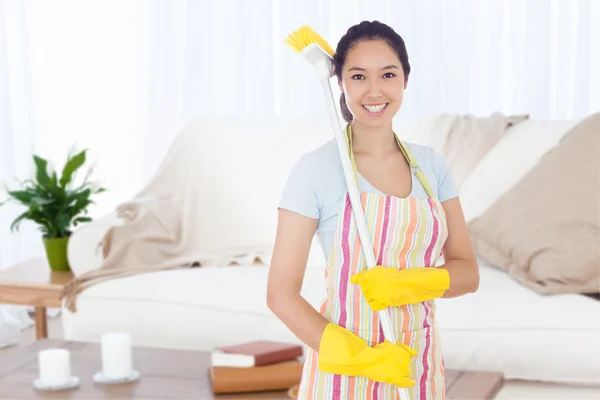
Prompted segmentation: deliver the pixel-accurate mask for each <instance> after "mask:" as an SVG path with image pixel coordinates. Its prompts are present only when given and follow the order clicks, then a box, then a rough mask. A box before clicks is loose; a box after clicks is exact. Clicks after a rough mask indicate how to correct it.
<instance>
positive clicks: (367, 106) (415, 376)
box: [267, 21, 479, 400]
mask: <svg viewBox="0 0 600 400" xmlns="http://www.w3.org/2000/svg"><path fill="white" fill-rule="evenodd" d="M334 72H335V74H336V76H337V78H338V84H339V87H340V90H341V92H342V97H341V106H342V107H341V108H342V112H343V116H344V118H345V119H346V121H347V122H348V124H347V126H346V130H345V133H346V135H347V136H346V139H347V143H348V144H349V149H348V150H349V156H350V160H351V161H353V162H352V163H351V164H352V167H353V168H354V173H355V176H356V178H357V183H358V187H359V191H360V192H361V193H360V195H361V200H362V206H363V208H364V210H363V211H364V213H365V219H366V221H368V230H369V235H370V237H371V238H373V239H372V240H373V242H374V243H373V247H374V250H375V254H374V255H375V258H376V260H377V266H375V267H373V268H366V265H365V264H366V262H365V258H364V257H362V254H361V247H360V244H361V240H359V238H358V236H357V226H356V225H357V223H356V222H355V221H353V219H352V215H353V214H352V206H353V205H354V203H350V201H349V194H348V191H347V190H346V184H345V176H344V172H343V167H342V166H341V160H340V157H339V154H338V152H337V147H336V143H335V141H332V142H329V143H326V144H325V145H323V146H321V147H319V148H318V149H315V150H314V151H312V152H309V153H308V154H306V155H305V156H303V157H302V158H301V159H300V160H299V161H298V162H297V163H296V165H295V167H294V168H293V170H292V172H291V174H290V177H289V179H288V182H287V184H286V187H285V188H284V192H283V195H282V197H281V201H280V206H279V219H278V227H277V236H276V239H275V246H274V250H273V257H272V260H271V266H270V271H269V282H268V289H267V290H268V294H267V302H268V304H269V307H270V308H271V310H272V311H273V312H274V314H276V315H277V316H278V317H279V318H280V319H281V320H282V321H283V322H284V323H285V324H286V325H287V326H288V328H289V329H290V330H291V331H292V332H294V334H296V335H297V336H298V337H299V338H300V339H301V340H302V341H304V342H305V343H306V344H307V345H308V346H309V347H310V351H309V353H308V356H307V360H306V362H305V365H304V371H303V375H302V381H301V383H300V387H299V396H298V397H299V398H302V399H311V398H331V399H341V398H348V397H352V396H350V393H352V394H353V395H354V396H353V398H356V399H365V398H375V397H377V398H379V399H396V390H397V387H403V388H408V390H409V392H410V398H411V399H427V400H430V399H433V400H435V399H443V398H445V396H444V391H445V384H444V368H443V362H442V347H441V341H440V338H439V335H438V331H437V325H436V317H435V314H436V313H435V309H436V306H435V300H436V299H438V298H440V297H457V296H462V295H465V294H468V293H472V292H474V291H476V290H477V288H478V285H479V272H478V266H477V262H476V259H475V255H474V251H473V248H472V245H471V243H470V239H469V235H468V232H467V228H466V222H465V219H464V216H463V212H462V208H461V205H460V201H459V199H458V195H457V190H456V187H455V184H454V180H453V178H452V176H451V174H450V172H449V170H448V167H447V166H446V163H445V161H444V160H443V158H442V157H441V156H440V155H438V154H437V153H435V151H433V149H431V148H429V147H426V146H419V145H416V144H413V143H408V142H403V141H400V140H399V138H398V136H397V135H396V134H395V132H394V131H393V130H392V120H393V118H394V116H395V115H396V113H397V112H398V110H399V109H400V107H401V106H402V102H403V99H404V89H405V88H406V85H407V82H408V76H409V73H410V65H409V63H408V54H407V51H406V48H405V46H404V41H403V40H402V38H401V37H400V36H399V35H398V34H397V33H396V32H394V30H393V29H392V28H390V27H389V26H387V25H385V24H383V23H381V22H378V21H373V22H369V21H365V22H362V23H360V24H358V25H355V26H353V27H351V28H350V29H349V30H348V31H347V33H346V34H345V35H344V36H343V37H342V39H341V40H340V42H339V43H338V45H337V49H336V51H335V54H334ZM360 204H361V203H359V206H360ZM316 232H317V233H318V234H319V239H320V242H321V245H322V247H323V252H324V253H325V254H326V255H327V256H328V263H327V273H326V279H327V285H326V287H327V291H326V294H325V298H326V300H325V301H324V302H323V304H322V306H321V307H320V312H317V311H316V310H313V309H311V307H310V305H309V304H307V303H306V301H305V300H304V299H303V298H302V297H301V295H300V293H301V292H302V287H301V285H302V282H303V276H304V272H305V268H306V259H307V255H308V252H309V249H310V244H311V242H312V238H313V236H314V234H315V233H316ZM442 255H443V256H444V260H445V263H444V264H442V265H439V264H438V261H439V260H440V259H441V256H442ZM382 310H385V311H386V312H388V313H389V314H388V315H389V319H390V320H391V325H392V327H391V331H392V335H393V336H394V338H393V340H392V339H389V341H388V340H386V339H388V336H387V334H388V333H386V336H385V337H384V334H383V329H382V327H381V325H382V321H381V320H380V317H379V312H380V311H382ZM392 341H394V342H395V343H392Z"/></svg>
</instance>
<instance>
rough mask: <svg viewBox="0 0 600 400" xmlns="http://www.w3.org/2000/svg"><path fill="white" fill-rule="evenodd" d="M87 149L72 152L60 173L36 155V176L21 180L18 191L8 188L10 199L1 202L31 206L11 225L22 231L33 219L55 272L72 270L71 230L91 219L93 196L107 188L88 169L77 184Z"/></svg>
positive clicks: (12, 227)
mask: <svg viewBox="0 0 600 400" xmlns="http://www.w3.org/2000/svg"><path fill="white" fill-rule="evenodd" d="M86 153H87V150H83V151H81V152H77V153H75V154H73V153H72V152H70V153H69V155H68V156H67V161H66V163H65V165H64V167H63V170H62V173H61V174H60V176H58V175H57V173H56V171H48V161H47V160H46V159H44V158H42V157H40V156H37V155H34V156H33V161H34V163H35V174H34V175H35V176H34V178H33V179H27V180H25V181H23V182H20V186H21V188H20V189H18V190H8V189H7V193H8V195H9V198H8V199H7V200H6V201H5V202H4V203H0V206H1V205H3V204H5V203H6V202H8V201H11V200H12V201H16V202H18V203H20V204H21V205H23V206H25V207H26V208H27V209H26V210H25V212H23V213H22V214H21V215H19V216H18V217H17V218H16V219H15V220H14V221H13V222H12V224H11V226H10V229H11V231H15V230H18V228H19V225H20V224H21V222H23V221H24V220H30V221H33V222H34V223H36V224H37V225H38V230H39V231H41V232H42V235H43V236H42V238H43V242H44V248H45V251H46V257H47V258H48V264H49V265H50V268H51V269H52V270H55V271H69V270H70V269H71V267H70V265H69V260H68V257H67V245H68V242H69V237H70V236H71V232H72V231H71V230H72V229H73V228H74V227H76V226H77V225H78V224H80V223H85V222H90V221H91V220H92V218H90V217H89V216H87V212H88V207H89V205H90V204H93V203H94V202H93V201H92V196H93V195H96V194H98V193H102V192H103V191H105V189H104V188H102V187H99V186H97V185H96V184H95V183H93V182H91V181H90V180H89V178H90V175H91V172H92V169H89V170H88V173H87V174H86V176H85V178H84V180H83V182H82V183H80V184H76V183H75V179H76V176H77V174H76V172H77V171H78V170H79V169H80V168H81V167H82V166H83V165H84V164H85V162H86Z"/></svg>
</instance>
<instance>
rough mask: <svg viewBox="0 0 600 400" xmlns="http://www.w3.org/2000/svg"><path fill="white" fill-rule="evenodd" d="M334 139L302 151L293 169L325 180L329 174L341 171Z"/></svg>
mask: <svg viewBox="0 0 600 400" xmlns="http://www.w3.org/2000/svg"><path fill="white" fill-rule="evenodd" d="M336 146H337V144H336V142H335V140H330V141H328V142H327V143H325V144H323V145H321V146H319V147H317V148H315V149H313V150H310V151H308V152H306V153H304V154H303V155H302V156H301V157H300V158H299V159H298V160H297V162H296V165H295V166H294V169H300V170H303V171H305V172H306V173H308V174H313V175H315V178H318V179H317V180H321V181H327V180H328V177H329V176H330V175H335V174H338V173H339V172H340V171H342V164H341V161H340V159H339V155H338V150H337V147H336Z"/></svg>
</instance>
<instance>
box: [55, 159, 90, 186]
mask: <svg viewBox="0 0 600 400" xmlns="http://www.w3.org/2000/svg"><path fill="white" fill-rule="evenodd" d="M86 151H87V150H83V151H82V152H80V153H79V154H76V155H74V156H73V157H72V158H70V159H69V160H67V163H66V164H65V167H64V168H63V171H62V176H61V177H60V186H62V187H66V186H67V185H68V184H69V183H70V182H71V179H72V178H73V174H74V173H75V171H77V169H79V167H81V166H82V165H83V164H85V153H86Z"/></svg>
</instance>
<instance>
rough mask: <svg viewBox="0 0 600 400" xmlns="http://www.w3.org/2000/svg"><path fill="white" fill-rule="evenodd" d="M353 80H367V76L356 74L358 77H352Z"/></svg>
mask: <svg viewBox="0 0 600 400" xmlns="http://www.w3.org/2000/svg"><path fill="white" fill-rule="evenodd" d="M352 79H355V80H362V79H365V76H364V75H361V74H356V75H352Z"/></svg>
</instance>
